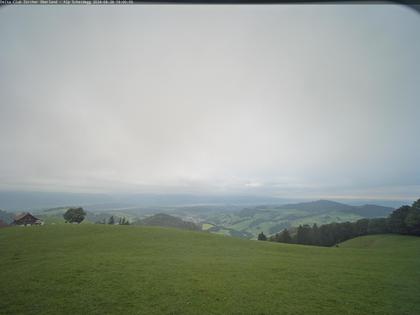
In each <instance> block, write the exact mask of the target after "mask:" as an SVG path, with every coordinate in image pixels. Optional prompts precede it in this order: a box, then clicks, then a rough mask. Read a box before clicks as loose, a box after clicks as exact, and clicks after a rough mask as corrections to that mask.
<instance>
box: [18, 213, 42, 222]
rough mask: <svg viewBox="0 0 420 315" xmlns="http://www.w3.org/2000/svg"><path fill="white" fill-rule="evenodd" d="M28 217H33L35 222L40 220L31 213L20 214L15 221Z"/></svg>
mask: <svg viewBox="0 0 420 315" xmlns="http://www.w3.org/2000/svg"><path fill="white" fill-rule="evenodd" d="M27 215H29V216H31V217H32V218H34V219H35V220H39V219H38V218H36V217H34V216H33V215H32V214H30V213H29V212H23V213H19V214H16V215H15V218H14V219H15V221H18V220H20V219H22V218H24V217H26V216H27Z"/></svg>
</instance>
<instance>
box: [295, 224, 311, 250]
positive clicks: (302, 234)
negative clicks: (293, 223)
mask: <svg viewBox="0 0 420 315" xmlns="http://www.w3.org/2000/svg"><path fill="white" fill-rule="evenodd" d="M310 234H311V227H310V226H309V225H308V224H304V225H299V227H298V229H297V233H296V242H297V243H298V244H306V245H309V244H311V235H310Z"/></svg>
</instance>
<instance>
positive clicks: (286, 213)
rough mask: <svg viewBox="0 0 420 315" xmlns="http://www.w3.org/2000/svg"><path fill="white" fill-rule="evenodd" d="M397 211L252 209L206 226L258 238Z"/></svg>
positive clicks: (333, 205)
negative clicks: (297, 227) (288, 229)
mask: <svg viewBox="0 0 420 315" xmlns="http://www.w3.org/2000/svg"><path fill="white" fill-rule="evenodd" d="M393 210H394V209H393V208H390V207H383V206H377V205H363V206H350V205H346V204H343V203H339V202H334V201H329V200H318V201H312V202H304V203H296V204H286V205H264V206H255V207H248V208H245V209H243V210H241V211H237V212H230V213H216V214H211V215H209V216H208V217H206V218H205V223H207V224H212V225H213V227H212V228H210V229H208V230H209V231H211V232H214V233H219V234H225V235H231V236H241V237H245V238H254V239H255V238H256V237H257V235H258V233H260V232H264V233H265V234H266V235H272V234H275V233H278V232H280V231H282V230H283V229H285V228H290V227H296V226H299V225H300V224H310V225H312V224H314V223H317V224H318V225H320V224H326V223H331V222H346V221H349V222H352V221H357V220H359V219H362V218H373V217H385V216H387V215H389V214H390V213H391V212H392V211H393Z"/></svg>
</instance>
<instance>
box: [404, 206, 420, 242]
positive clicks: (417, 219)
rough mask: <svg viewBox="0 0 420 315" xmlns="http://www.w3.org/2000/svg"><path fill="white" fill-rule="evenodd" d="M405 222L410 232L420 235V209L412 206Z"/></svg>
mask: <svg viewBox="0 0 420 315" xmlns="http://www.w3.org/2000/svg"><path fill="white" fill-rule="evenodd" d="M404 223H405V225H406V227H407V232H408V233H409V234H413V235H419V236H420V209H417V208H414V207H412V208H411V209H410V211H409V212H408V214H407V216H406V217H405V220H404Z"/></svg>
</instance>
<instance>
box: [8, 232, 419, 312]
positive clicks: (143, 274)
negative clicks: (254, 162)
mask: <svg viewBox="0 0 420 315" xmlns="http://www.w3.org/2000/svg"><path fill="white" fill-rule="evenodd" d="M0 313H1V314H334V315H335V314H396V315H403V314H412V315H416V314H420V238H418V237H410V236H398V235H376V236H366V237H361V238H356V239H353V240H350V241H347V242H345V243H343V244H341V245H340V246H339V247H333V248H327V247H315V246H302V245H291V244H281V243H272V242H260V241H250V240H244V239H239V238H234V237H227V236H221V235H214V234H210V233H206V232H195V231H184V230H177V229H169V228H158V227H141V226H109V225H93V224H92V225H88V224H85V225H70V224H68V225H67V224H62V225H49V226H34V227H27V228H22V227H13V228H4V229H1V230H0Z"/></svg>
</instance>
